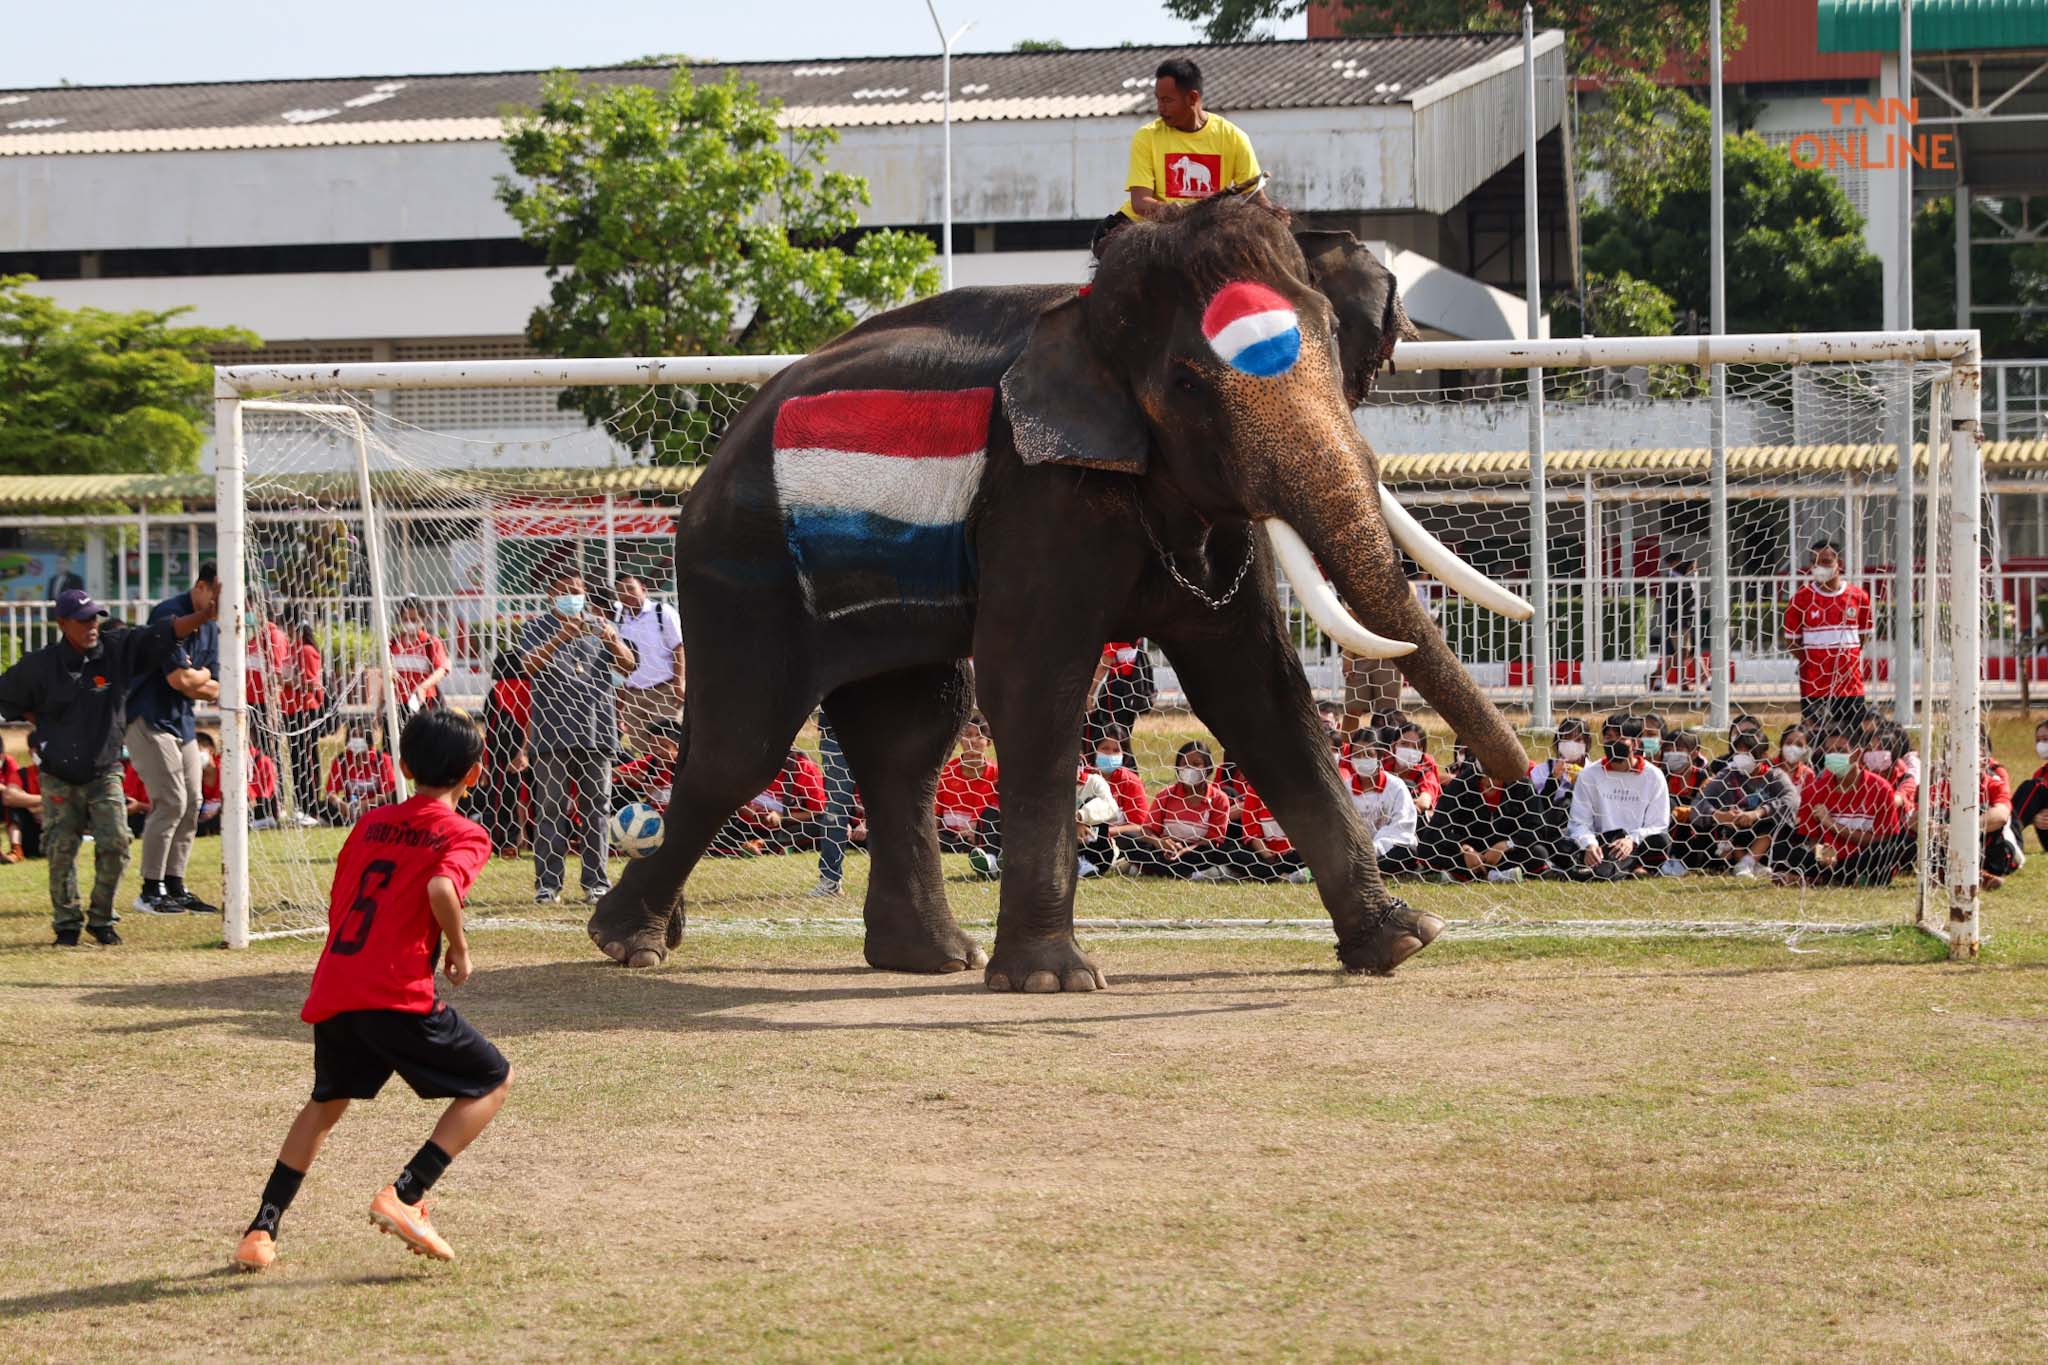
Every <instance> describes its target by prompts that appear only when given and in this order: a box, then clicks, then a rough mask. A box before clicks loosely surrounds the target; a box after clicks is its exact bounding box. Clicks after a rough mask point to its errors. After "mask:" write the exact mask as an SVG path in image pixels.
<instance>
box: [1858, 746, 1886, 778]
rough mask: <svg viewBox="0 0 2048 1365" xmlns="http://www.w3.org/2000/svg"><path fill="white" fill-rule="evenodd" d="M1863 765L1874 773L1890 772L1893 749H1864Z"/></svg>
mask: <svg viewBox="0 0 2048 1365" xmlns="http://www.w3.org/2000/svg"><path fill="white" fill-rule="evenodd" d="M1863 766H1864V767H1866V768H1868V769H1870V771H1872V772H1874V773H1888V772H1890V771H1891V770H1892V751H1891V750H1890V749H1865V750H1864V751H1863Z"/></svg>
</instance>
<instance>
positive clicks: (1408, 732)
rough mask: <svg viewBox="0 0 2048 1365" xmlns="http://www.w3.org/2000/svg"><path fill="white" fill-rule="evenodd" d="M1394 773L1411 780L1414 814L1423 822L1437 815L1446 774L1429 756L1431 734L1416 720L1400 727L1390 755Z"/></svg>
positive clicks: (1409, 789)
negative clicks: (1428, 734)
mask: <svg viewBox="0 0 2048 1365" xmlns="http://www.w3.org/2000/svg"><path fill="white" fill-rule="evenodd" d="M1391 758H1392V762H1393V765H1394V776H1396V777H1398V778H1400V779H1401V780H1402V781H1403V782H1405V783H1407V784H1408V794H1409V795H1410V796H1412V797H1414V798H1415V818H1416V819H1418V820H1420V821H1422V822H1423V823H1424V824H1427V823H1429V822H1430V821H1431V820H1433V819H1435V818H1436V803H1437V802H1438V801H1441V800H1442V799H1443V795H1444V774H1443V770H1442V769H1441V768H1439V767H1437V763H1436V760H1435V759H1433V758H1431V757H1430V756H1429V738H1428V736H1426V735H1425V734H1424V733H1423V730H1422V727H1421V726H1420V725H1417V724H1415V723H1414V722H1413V721H1410V722H1408V723H1407V724H1405V725H1403V726H1402V727H1401V728H1400V733H1399V737H1398V738H1397V739H1396V740H1395V741H1394V751H1393V753H1392V755H1391Z"/></svg>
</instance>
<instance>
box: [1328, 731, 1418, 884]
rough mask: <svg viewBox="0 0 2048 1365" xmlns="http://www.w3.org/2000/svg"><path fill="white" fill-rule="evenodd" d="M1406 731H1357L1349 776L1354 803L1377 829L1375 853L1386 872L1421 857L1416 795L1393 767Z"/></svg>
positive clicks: (1346, 766) (1367, 823)
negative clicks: (1418, 839) (1394, 758)
mask: <svg viewBox="0 0 2048 1365" xmlns="http://www.w3.org/2000/svg"><path fill="white" fill-rule="evenodd" d="M1400 738H1401V734H1400V731H1398V730H1394V729H1379V730H1373V729H1364V730H1360V731H1358V732H1357V733H1356V734H1355V735H1353V736H1352V740H1351V754H1350V757H1349V758H1348V759H1346V760H1345V763H1344V776H1345V777H1346V779H1347V780H1348V785H1349V786H1350V788H1351V804H1352V806H1353V808H1354V809H1356V810H1357V811H1358V818H1359V819H1361V820H1363V821H1364V822H1365V827H1366V828H1367V829H1368V830H1370V831H1372V851H1373V857H1374V858H1375V859H1377V860H1378V862H1379V866H1380V871H1381V873H1383V874H1386V875H1392V874H1394V873H1397V872H1406V871H1409V870H1410V869H1412V868H1414V867H1415V865H1416V859H1417V857H1418V856H1419V852H1420V851H1419V849H1418V847H1417V842H1416V839H1417V836H1416V829H1415V795H1414V793H1413V792H1411V791H1409V790H1408V784H1407V783H1406V782H1403V781H1401V780H1400V779H1399V778H1398V777H1395V776H1394V775H1393V774H1392V773H1391V772H1390V771H1389V767H1390V765H1391V763H1392V760H1393V753H1394V746H1395V745H1396V744H1398V743H1399V742H1400Z"/></svg>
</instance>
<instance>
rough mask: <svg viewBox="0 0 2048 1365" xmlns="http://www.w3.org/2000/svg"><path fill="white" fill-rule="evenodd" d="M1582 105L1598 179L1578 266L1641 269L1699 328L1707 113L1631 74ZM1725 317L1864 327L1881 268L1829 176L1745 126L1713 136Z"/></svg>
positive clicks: (1755, 327)
mask: <svg viewBox="0 0 2048 1365" xmlns="http://www.w3.org/2000/svg"><path fill="white" fill-rule="evenodd" d="M1609 94H1610V97H1611V98H1610V100H1609V102H1608V104H1607V106H1606V108H1605V109H1603V110H1602V112H1601V113H1600V114H1599V115H1597V116H1595V117H1589V118H1588V119H1587V120H1586V121H1585V123H1586V128H1587V133H1588V136H1587V141H1586V155H1587V160H1588V165H1589V167H1590V168H1591V169H1593V170H1596V171H1598V172H1600V173H1601V174H1602V175H1603V176H1604V178H1605V183H1606V187H1605V190H1604V191H1603V196H1602V198H1601V200H1599V201H1597V202H1590V203H1588V204H1587V206H1586V209H1585V212H1584V214H1583V217H1582V220H1581V232H1582V234H1583V241H1584V246H1583V257H1584V264H1585V269H1586V273H1587V275H1588V277H1589V278H1590V277H1592V276H1595V275H1604V276H1611V277H1612V276H1620V275H1622V274H1624V273H1626V274H1627V275H1629V276H1631V277H1633V278H1634V279H1636V280H1642V281H1647V282H1649V283H1650V284H1653V285H1655V286H1656V287H1657V288H1659V289H1661V290H1663V291H1664V292H1665V293H1666V294H1669V295H1670V296H1671V298H1672V300H1673V302H1674V303H1675V304H1676V305H1677V308H1678V310H1679V315H1680V320H1681V321H1683V322H1684V323H1685V324H1687V326H1686V327H1685V329H1684V330H1690V331H1704V330H1706V328H1707V326H1708V322H1709V318H1710V316H1711V308H1710V305H1709V296H1708V285H1709V280H1708V276H1709V269H1710V267H1709V249H1710V241H1709V237H1710V232H1711V227H1710V214H1709V208H1710V203H1711V197H1712V196H1711V186H1710V183H1709V161H1710V153H1711V143H1710V142H1709V141H1708V139H1709V137H1710V136H1711V121H1710V118H1709V116H1708V112H1707V110H1706V109H1705V108H1704V107H1703V106H1702V105H1700V104H1699V102H1698V101H1696V100H1693V99H1692V98H1690V97H1689V96H1687V95H1685V94H1684V93H1683V92H1681V91H1675V90H1665V89H1660V88H1658V87H1656V86H1653V85H1651V84H1650V82H1648V81H1646V80H1644V79H1643V78H1642V77H1640V76H1633V77H1630V78H1628V79H1627V80H1625V81H1623V82H1621V83H1619V84H1618V85H1616V86H1615V87H1613V89H1612V90H1611V91H1610V92H1609ZM1722 160H1723V176H1724V180H1725V187H1724V188H1725V202H1724V211H1725V215H1726V230H1727V292H1728V330H1730V331H1734V332H1814V331H1830V330H1838V329H1854V328H1860V327H1875V326H1877V325H1878V324H1879V322H1880V320H1881V317H1882V313H1883V306H1882V305H1883V300H1882V296H1881V293H1880V291H1881V289H1882V285H1883V268H1882V266H1881V265H1880V263H1879V261H1878V259H1877V257H1876V256H1875V255H1873V254H1872V253H1871V252H1870V250H1869V248H1868V247H1866V246H1865V245H1864V242H1863V223H1862V220H1861V219H1860V218H1859V217H1858V216H1857V214H1856V210H1855V208H1854V207H1853V206H1851V204H1850V203H1849V199H1848V196H1847V195H1845V194H1844V193H1843V192H1842V189H1841V186H1839V185H1837V184H1836V183H1835V182H1834V180H1833V179H1832V178H1831V177H1830V176H1829V175H1828V174H1827V173H1826V172H1825V171H1822V170H1820V169H1818V168H1802V167H1799V166H1795V165H1794V164H1793V163H1792V159H1791V158H1790V157H1789V156H1788V155H1786V153H1785V152H1784V151H1782V150H1780V149H1778V148H1775V147H1772V146H1771V145H1770V144H1768V143H1766V142H1765V141H1764V140H1763V139H1762V138H1760V137H1758V136H1757V135H1756V134H1754V133H1744V134H1740V135H1738V136H1733V137H1729V138H1727V139H1726V140H1725V143H1724V149H1723V153H1722Z"/></svg>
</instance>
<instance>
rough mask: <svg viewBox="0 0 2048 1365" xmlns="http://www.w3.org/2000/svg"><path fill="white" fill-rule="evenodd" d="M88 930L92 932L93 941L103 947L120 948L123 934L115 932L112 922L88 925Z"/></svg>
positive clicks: (89, 932)
mask: <svg viewBox="0 0 2048 1365" xmlns="http://www.w3.org/2000/svg"><path fill="white" fill-rule="evenodd" d="M86 932H87V933H88V934H91V935H92V937H93V941H94V942H95V943H97V944H99V945H100V947H102V948H118V947H120V946H121V936H120V935H119V934H118V933H116V932H114V926H113V925H111V924H93V925H88V926H87V927H86Z"/></svg>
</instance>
